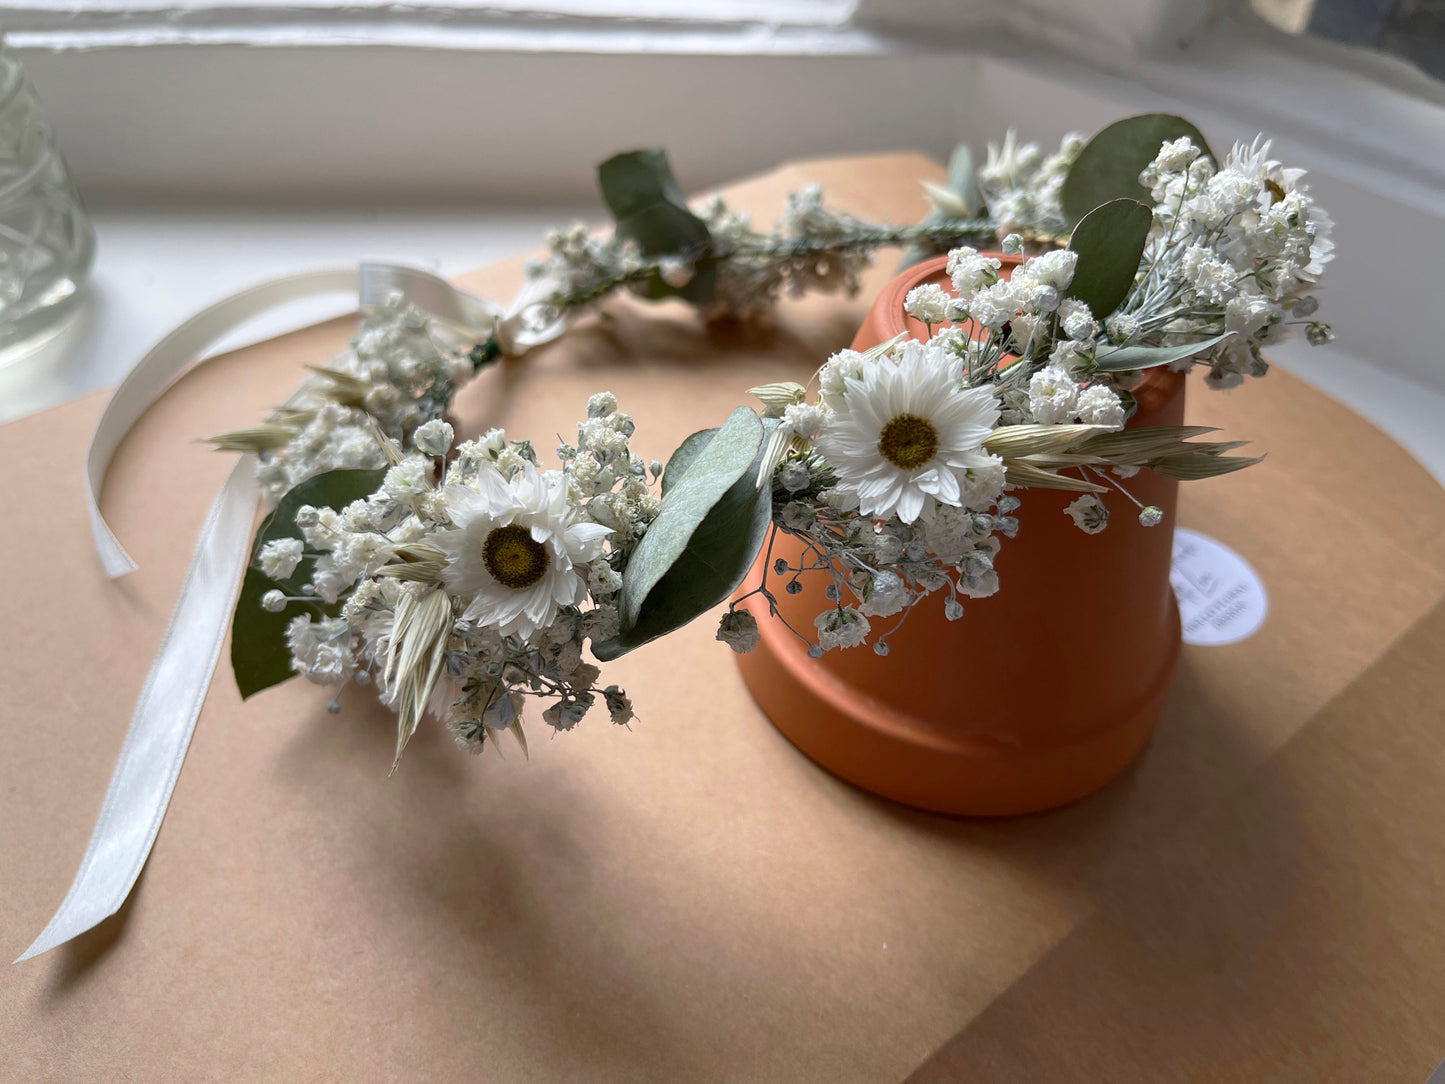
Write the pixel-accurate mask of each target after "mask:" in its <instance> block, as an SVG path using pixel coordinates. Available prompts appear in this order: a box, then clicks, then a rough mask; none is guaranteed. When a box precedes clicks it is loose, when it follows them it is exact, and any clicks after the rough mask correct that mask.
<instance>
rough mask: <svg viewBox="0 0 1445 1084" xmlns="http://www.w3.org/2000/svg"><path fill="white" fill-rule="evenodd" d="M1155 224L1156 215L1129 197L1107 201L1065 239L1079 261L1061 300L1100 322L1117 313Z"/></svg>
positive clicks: (1130, 286) (1136, 272)
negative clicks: (1066, 299) (1078, 304)
mask: <svg viewBox="0 0 1445 1084" xmlns="http://www.w3.org/2000/svg"><path fill="white" fill-rule="evenodd" d="M1153 222H1154V212H1153V211H1151V210H1149V208H1148V207H1145V206H1144V205H1143V204H1142V203H1140V202H1138V201H1137V200H1132V199H1116V200H1111V201H1109V202H1108V203H1105V204H1103V205H1102V206H1099V207H1095V208H1094V209H1093V210H1092V211H1090V212H1089V213H1088V214H1087V215H1085V216H1084V218H1083V221H1081V222H1080V223H1079V224H1078V225H1077V226H1075V227H1074V233H1073V236H1071V237H1070V238H1069V248H1070V250H1071V251H1073V252H1076V253H1078V256H1079V261H1078V263H1077V264H1076V265H1075V267H1074V279H1073V281H1072V282H1071V283H1070V284H1069V289H1068V292H1067V294H1066V295H1065V296H1067V297H1072V298H1077V299H1078V300H1080V301H1082V302H1084V304H1086V305H1088V306H1089V311H1090V312H1092V313H1093V314H1094V316H1095V318H1097V319H1098V320H1100V321H1102V320H1103V319H1104V318H1105V317H1107V316H1108V315H1109V314H1110V313H1112V312H1113V311H1114V310H1115V309H1117V308H1118V307H1119V306H1120V305H1121V304H1122V303H1123V301H1124V298H1126V297H1128V296H1129V291H1130V290H1131V289H1133V286H1134V276H1135V275H1137V274H1138V273H1139V258H1140V257H1141V256H1143V254H1144V243H1145V242H1146V241H1148V239H1149V227H1150V226H1151V225H1152V224H1153Z"/></svg>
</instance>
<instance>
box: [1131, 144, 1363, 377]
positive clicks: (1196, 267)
mask: <svg viewBox="0 0 1445 1084" xmlns="http://www.w3.org/2000/svg"><path fill="white" fill-rule="evenodd" d="M1269 149H1270V144H1269V142H1268V141H1267V140H1261V139H1256V140H1255V141H1254V142H1253V143H1252V144H1250V145H1248V146H1245V145H1244V144H1235V146H1234V148H1233V150H1231V151H1230V153H1229V155H1228V156H1227V157H1226V158H1225V160H1224V161H1223V162H1222V163H1220V164H1218V165H1216V164H1215V162H1214V160H1213V159H1211V158H1209V157H1208V156H1204V155H1201V154H1200V150H1199V148H1198V147H1196V146H1194V144H1193V143H1191V142H1190V141H1189V139H1188V138H1181V139H1178V140H1175V141H1173V142H1170V143H1165V144H1164V145H1163V146H1162V147H1161V148H1160V150H1159V154H1158V156H1157V157H1156V158H1155V159H1154V161H1153V163H1152V164H1150V166H1149V167H1148V168H1147V169H1146V170H1145V171H1144V172H1143V174H1142V175H1141V176H1140V178H1139V180H1140V182H1141V183H1142V184H1146V185H1148V186H1150V189H1151V195H1152V197H1153V200H1154V228H1153V230H1152V231H1151V233H1150V237H1149V243H1148V245H1147V247H1146V248H1145V250H1144V258H1143V261H1142V263H1141V271H1140V277H1139V281H1138V283H1137V284H1136V286H1135V288H1134V290H1133V291H1131V293H1130V295H1129V298H1128V299H1127V300H1126V301H1125V303H1124V304H1123V305H1121V306H1120V308H1119V311H1118V312H1117V313H1115V314H1113V315H1112V316H1110V317H1109V319H1108V322H1107V324H1106V333H1107V341H1108V343H1109V344H1112V345H1116V346H1123V345H1128V344H1133V343H1149V344H1169V343H1178V342H1188V341H1190V340H1201V339H1204V338H1206V337H1209V336H1211V335H1215V334H1220V333H1223V332H1231V333H1232V334H1231V335H1230V337H1229V338H1228V339H1226V340H1225V341H1224V342H1223V343H1221V344H1220V345H1218V346H1217V347H1215V348H1213V349H1212V350H1209V351H1207V352H1205V353H1203V354H1201V355H1199V356H1196V357H1192V358H1189V359H1187V360H1185V361H1183V362H1181V363H1180V365H1179V367H1181V368H1188V367H1192V366H1194V365H1207V366H1208V368H1209V373H1208V377H1207V379H1208V380H1209V383H1210V384H1211V385H1213V386H1214V387H1219V388H1228V387H1233V386H1235V385H1237V384H1240V383H1242V382H1243V380H1244V378H1245V377H1246V376H1262V375H1264V373H1265V372H1266V371H1267V370H1268V368H1269V366H1268V363H1267V362H1266V361H1265V359H1264V358H1263V356H1262V355H1261V353H1260V350H1261V348H1262V347H1265V346H1268V345H1271V344H1273V343H1277V342H1279V341H1281V340H1282V339H1284V338H1285V337H1286V336H1288V335H1289V333H1290V332H1291V331H1292V330H1293V329H1294V328H1296V327H1303V328H1304V329H1305V335H1306V338H1307V339H1308V341H1309V342H1310V343H1311V344H1312V345H1315V346H1318V345H1321V344H1323V343H1326V342H1329V341H1330V339H1331V338H1333V335H1332V333H1331V331H1330V329H1329V326H1328V325H1327V324H1323V323H1320V322H1319V321H1317V320H1313V319H1312V317H1313V316H1314V314H1315V311H1316V309H1317V308H1318V302H1317V301H1316V299H1315V298H1314V296H1313V295H1312V294H1311V293H1310V291H1311V290H1313V289H1314V286H1315V284H1316V283H1317V282H1318V281H1319V278H1320V276H1321V275H1322V274H1323V273H1324V269H1325V265H1326V264H1327V263H1329V262H1330V260H1332V259H1333V258H1334V255H1333V253H1334V243H1333V242H1332V241H1331V240H1330V231H1331V229H1332V228H1333V225H1334V223H1333V222H1332V221H1331V220H1330V217H1329V215H1327V214H1326V213H1325V211H1324V209H1323V208H1321V207H1320V206H1319V205H1318V204H1317V203H1315V201H1314V199H1313V198H1312V197H1311V196H1310V194H1309V186H1308V185H1307V184H1305V183H1304V180H1303V178H1304V175H1305V171H1304V170H1302V169H1292V168H1287V167H1285V166H1283V165H1281V164H1280V163H1279V162H1278V161H1276V160H1274V159H1272V158H1270V157H1269ZM1106 315H1107V314H1106Z"/></svg>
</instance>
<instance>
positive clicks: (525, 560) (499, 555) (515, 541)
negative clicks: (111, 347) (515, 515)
mask: <svg viewBox="0 0 1445 1084" xmlns="http://www.w3.org/2000/svg"><path fill="white" fill-rule="evenodd" d="M549 560H551V558H550V557H548V555H547V549H546V547H545V546H543V545H542V543H540V542H538V541H537V540H536V539H535V538H533V537H532V532H531V531H529V530H527V528H525V527H520V526H518V525H517V524H515V523H511V524H508V525H507V526H505V527H497V528H496V529H494V530H493V531H492V532H491V533H490V534H489V535H487V540H486V541H485V542H484V543H482V561H483V562H484V563H485V564H486V566H487V571H488V572H490V573H491V574H492V577H493V579H495V580H496V581H497V582H498V583H500V584H502V585H503V586H504V587H512V588H516V589H517V590H521V589H522V588H524V587H531V586H532V585H533V584H534V583H536V582H537V581H538V580H540V579H541V578H542V574H543V573H545V572H546V571H547V563H548V561H549Z"/></svg>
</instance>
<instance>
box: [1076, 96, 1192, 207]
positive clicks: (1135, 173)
mask: <svg viewBox="0 0 1445 1084" xmlns="http://www.w3.org/2000/svg"><path fill="white" fill-rule="evenodd" d="M1180 136H1188V137H1189V139H1190V141H1191V142H1193V144H1194V145H1195V146H1196V147H1198V148H1199V150H1200V151H1201V152H1202V153H1203V154H1206V155H1209V156H1210V157H1211V158H1213V157H1214V152H1213V151H1211V150H1210V149H1209V144H1208V143H1206V142H1205V140H1204V136H1203V135H1202V134H1201V133H1200V131H1199V129H1198V128H1196V127H1194V125H1192V124H1190V123H1189V122H1188V121H1187V120H1185V119H1184V118H1183V117H1176V116H1174V115H1172V114H1170V113H1145V114H1143V115H1142V116H1138V117H1125V118H1124V119H1123V120H1120V121H1115V122H1114V123H1113V124H1111V125H1109V126H1108V127H1107V128H1105V129H1104V130H1103V131H1101V132H1100V133H1099V134H1098V135H1096V136H1094V138H1093V139H1091V140H1089V142H1088V144H1087V145H1086V146H1085V147H1084V149H1083V150H1082V151H1080V152H1079V157H1078V158H1076V159H1074V164H1073V165H1071V166H1070V167H1069V172H1068V174H1067V176H1065V177H1064V184H1063V188H1062V190H1061V191H1060V194H1059V198H1060V204H1061V206H1062V208H1063V212H1064V218H1065V220H1067V221H1068V222H1069V223H1071V224H1072V223H1075V222H1078V221H1080V220H1081V219H1082V218H1083V217H1084V216H1085V215H1087V214H1088V213H1089V212H1090V211H1092V210H1093V209H1094V208H1095V207H1098V206H1099V205H1100V204H1103V203H1107V202H1108V201H1109V200H1112V199H1121V198H1125V199H1136V200H1146V201H1147V200H1149V199H1150V195H1149V190H1148V189H1147V188H1145V187H1144V186H1143V185H1142V184H1140V183H1139V174H1140V173H1142V172H1143V171H1144V167H1145V166H1147V165H1148V164H1149V163H1150V162H1152V161H1154V159H1155V158H1156V157H1157V156H1158V154H1159V148H1160V147H1161V146H1162V145H1163V144H1164V143H1166V142H1172V141H1173V140H1176V139H1178V138H1179V137H1180ZM1215 161H1216V162H1217V161H1218V159H1217V158H1216V159H1215Z"/></svg>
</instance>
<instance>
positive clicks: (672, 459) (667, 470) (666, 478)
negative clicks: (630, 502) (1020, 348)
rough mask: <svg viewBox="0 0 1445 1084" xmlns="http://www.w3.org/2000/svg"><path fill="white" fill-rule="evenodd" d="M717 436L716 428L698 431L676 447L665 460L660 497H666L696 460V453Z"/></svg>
mask: <svg viewBox="0 0 1445 1084" xmlns="http://www.w3.org/2000/svg"><path fill="white" fill-rule="evenodd" d="M715 436H717V427H716V426H714V427H713V428H712V429H699V430H698V431H697V432H696V433H693V434H692V435H691V436H689V437H687V438H686V439H685V440H684V441H683V442H682V443H681V444H679V445H678V446H677V451H675V452H673V453H672V455H670V456H669V457H668V459H667V466H666V467H664V468H663V469H662V495H663V496H664V497H666V496H667V494H668V492H669V491H670V490H671V489H672V487H673V486H675V485H677V483H678V482H680V481H681V480H682V476H683V475H684V474H686V473H687V468H688V467H690V466H691V465H692V461H693V460H694V459H696V458H697V456H698V453H699V452H701V451H702V450H703V449H704V448H706V447H707V444H708V441H710V440H712V438H713V437H715Z"/></svg>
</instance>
